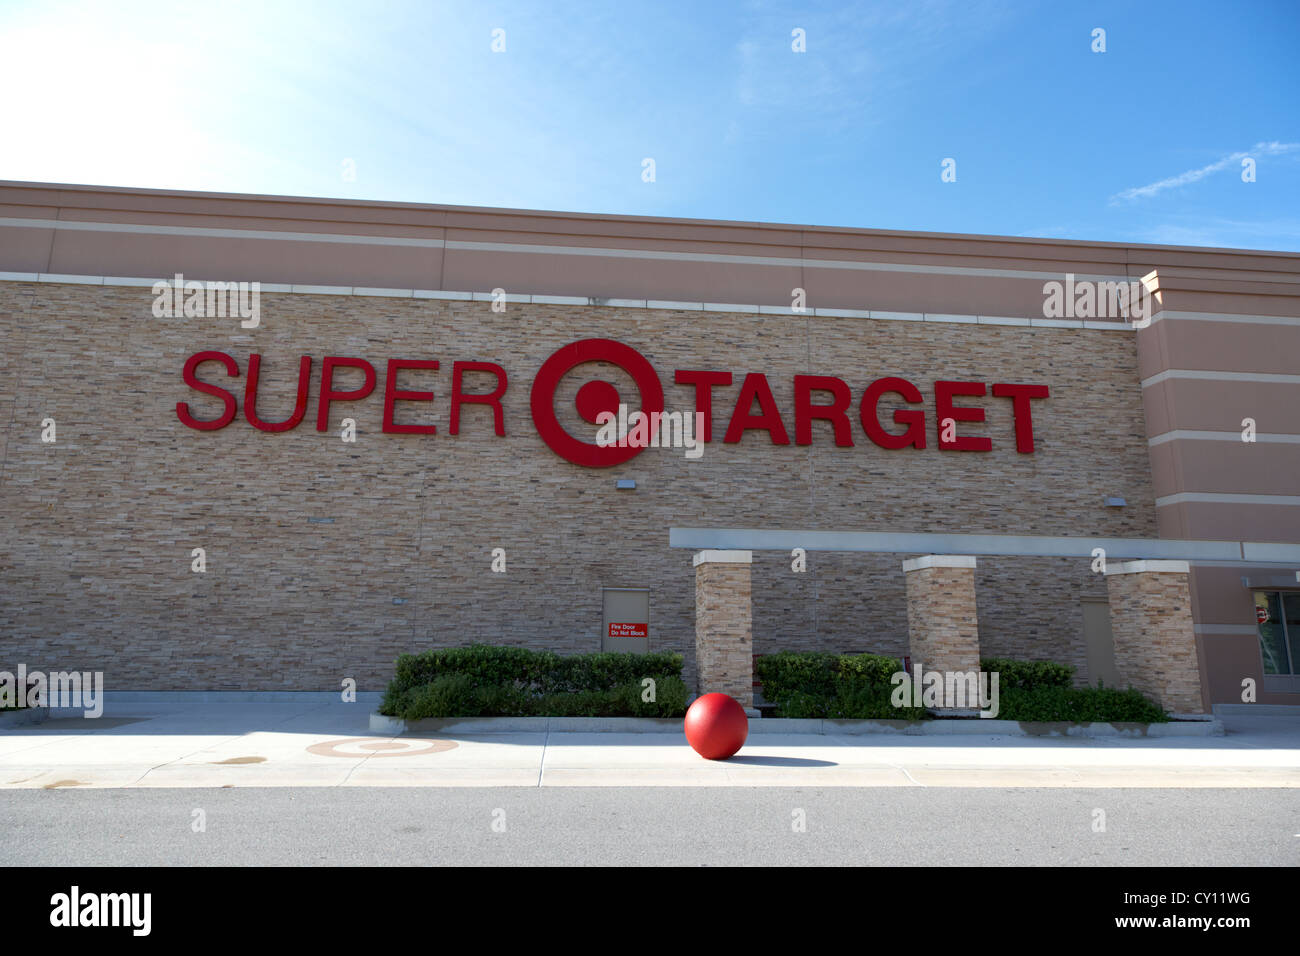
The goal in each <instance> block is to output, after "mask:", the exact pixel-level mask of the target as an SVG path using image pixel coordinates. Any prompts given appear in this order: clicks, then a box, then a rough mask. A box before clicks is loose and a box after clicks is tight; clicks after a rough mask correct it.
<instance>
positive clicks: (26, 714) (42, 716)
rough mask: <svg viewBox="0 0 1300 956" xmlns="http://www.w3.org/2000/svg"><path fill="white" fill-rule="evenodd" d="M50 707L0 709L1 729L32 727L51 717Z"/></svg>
mask: <svg viewBox="0 0 1300 956" xmlns="http://www.w3.org/2000/svg"><path fill="white" fill-rule="evenodd" d="M49 716H50V709H49V708H48V707H24V708H23V709H22V710H0V730H4V729H6V728H8V727H30V726H31V725H32V724H40V723H44V722H45V721H46V720H48V719H49Z"/></svg>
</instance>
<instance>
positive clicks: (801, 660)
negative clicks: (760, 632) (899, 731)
mask: <svg viewBox="0 0 1300 956" xmlns="http://www.w3.org/2000/svg"><path fill="white" fill-rule="evenodd" d="M902 669H903V662H902V661H900V660H899V659H898V658H896V657H884V656H881V655H879V654H838V655H837V654H820V653H792V652H788V651H787V652H783V653H780V654H769V655H766V656H764V657H760V658H759V659H758V664H757V667H756V673H757V674H758V679H759V680H760V681H762V684H763V697H764V698H765V699H767V700H768V701H770V702H771V703H773V704H775V705H776V715H777V716H778V717H814V718H817V717H820V718H829V719H832V720H923V719H925V718H926V716H927V714H926V711H925V708H923V707H895V706H894V705H893V701H892V700H891V694H892V693H893V689H894V687H893V684H892V683H891V678H892V677H893V675H894V674H897V673H898V672H900V671H902Z"/></svg>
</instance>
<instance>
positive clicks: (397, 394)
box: [383, 359, 438, 435]
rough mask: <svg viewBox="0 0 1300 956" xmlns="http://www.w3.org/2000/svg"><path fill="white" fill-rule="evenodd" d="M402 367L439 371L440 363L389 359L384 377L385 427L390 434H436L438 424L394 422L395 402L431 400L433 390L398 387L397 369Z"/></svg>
mask: <svg viewBox="0 0 1300 956" xmlns="http://www.w3.org/2000/svg"><path fill="white" fill-rule="evenodd" d="M401 368H429V369H433V370H435V371H437V368H438V363H437V362H432V361H424V360H421V359H389V360H388V371H387V372H386V373H385V379H384V427H383V431H386V432H388V433H389V434H390V435H436V434H438V426H437V425H396V424H394V423H393V402H397V401H402V402H431V401H433V392H405V391H399V390H398V388H397V370H398V369H401Z"/></svg>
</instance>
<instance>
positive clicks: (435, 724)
mask: <svg viewBox="0 0 1300 956" xmlns="http://www.w3.org/2000/svg"><path fill="white" fill-rule="evenodd" d="M370 729H371V730H372V731H375V732H378V733H389V734H452V733H455V734H545V733H570V734H575V733H576V734H602V733H603V734H680V733H681V732H682V721H681V718H679V717H669V718H658V717H430V718H426V719H424V720H401V719H399V718H396V717H385V716H384V715H383V714H378V713H373V714H371V715H370ZM763 734H841V735H860V734H905V735H908V736H915V737H920V736H924V737H931V736H999V737H1221V736H1223V721H1221V720H1217V719H1215V720H1186V721H1177V720H1176V721H1170V722H1169V723H1166V724H1139V723H1120V722H1117V723H1090V724H1072V723H1068V722H1065V721H1053V722H1031V721H1017V720H988V719H982V718H980V719H975V720H820V719H795V718H788V717H764V718H761V719H758V720H751V721H750V722H749V735H750V737H751V738H753V737H754V736H756V735H763Z"/></svg>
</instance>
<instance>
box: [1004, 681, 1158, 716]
mask: <svg viewBox="0 0 1300 956" xmlns="http://www.w3.org/2000/svg"><path fill="white" fill-rule="evenodd" d="M998 717H999V718H1000V719H1002V720H1027V721H1057V720H1065V721H1075V722H1079V723H1091V722H1094V721H1096V722H1099V723H1110V722H1113V721H1132V722H1135V723H1143V724H1147V723H1164V722H1166V721H1168V720H1169V715H1168V714H1166V713H1165V712H1164V711H1163V710H1161V709H1160V708H1159V707H1157V706H1156V705H1155V704H1153V703H1152V702H1151V701H1149V700H1148V699H1147V698H1145V697H1143V696H1142V694H1141V693H1140V692H1138V691H1137V690H1134V689H1133V688H1131V687H1130V688H1129V689H1128V690H1116V689H1115V688H1113V687H1059V686H1055V687H1054V686H1044V687H1035V688H1032V689H1029V690H1025V689H1023V688H1020V687H1013V688H1011V689H1009V690H1003V691H1002V692H1001V694H1000V698H999V700H998Z"/></svg>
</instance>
